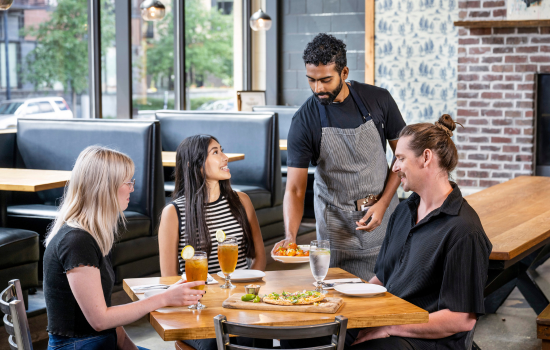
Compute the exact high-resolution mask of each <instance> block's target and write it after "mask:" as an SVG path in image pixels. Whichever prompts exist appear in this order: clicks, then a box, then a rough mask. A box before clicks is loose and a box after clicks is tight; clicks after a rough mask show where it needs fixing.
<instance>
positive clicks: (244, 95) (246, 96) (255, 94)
mask: <svg viewBox="0 0 550 350" xmlns="http://www.w3.org/2000/svg"><path fill="white" fill-rule="evenodd" d="M265 104H266V103H265V91H261V90H253V91H237V110H238V111H240V112H252V107H254V106H265Z"/></svg>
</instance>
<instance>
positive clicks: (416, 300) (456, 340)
mask: <svg viewBox="0 0 550 350" xmlns="http://www.w3.org/2000/svg"><path fill="white" fill-rule="evenodd" d="M452 186H453V191H452V192H451V193H450V194H449V196H448V197H447V199H445V201H444V202H443V205H441V207H439V208H437V209H435V210H434V211H432V212H431V213H429V214H428V215H427V216H426V217H424V218H423V219H422V220H421V221H420V222H418V224H416V218H417V209H418V205H419V203H420V196H418V195H417V194H416V193H413V194H412V195H411V196H410V197H409V198H408V199H407V200H406V201H403V202H402V203H400V204H399V205H398V206H397V208H396V209H395V211H394V213H393V214H392V216H391V218H390V222H389V224H388V229H387V231H386V237H385V239H384V243H383V244H382V248H381V249H380V254H379V255H378V260H377V261H376V267H375V269H374V273H375V274H376V276H377V277H378V279H379V280H380V281H381V282H382V283H383V284H384V286H385V287H386V288H387V289H388V292H390V293H392V294H394V295H396V296H398V297H400V298H402V299H404V300H407V301H408V302H410V303H412V304H414V305H416V306H418V307H421V308H423V309H425V310H426V311H428V312H430V313H431V312H435V311H439V310H444V309H449V310H451V311H455V312H474V313H477V314H478V315H479V314H483V313H484V312H485V310H484V306H483V290H484V288H485V283H486V282H487V270H488V266H489V254H490V253H491V249H492V245H491V242H490V241H489V239H488V238H487V236H486V235H485V231H484V230H483V227H482V226H481V222H480V220H479V217H478V216H477V213H476V212H475V211H474V209H473V208H472V207H471V206H470V205H469V204H468V202H466V200H465V199H464V198H463V197H462V193H461V192H460V190H459V188H458V186H457V185H456V184H452ZM466 335H467V332H462V333H457V334H455V335H452V336H450V337H447V338H443V339H435V340H426V339H412V338H407V340H408V341H409V342H411V344H413V345H414V346H415V347H416V348H418V349H430V350H431V349H464V348H465V344H464V342H465V338H466Z"/></svg>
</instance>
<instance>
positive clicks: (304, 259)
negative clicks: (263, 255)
mask: <svg viewBox="0 0 550 350" xmlns="http://www.w3.org/2000/svg"><path fill="white" fill-rule="evenodd" d="M271 257H272V258H273V260H276V261H280V262H282V263H285V264H303V263H308V262H309V256H275V255H272V256H271Z"/></svg>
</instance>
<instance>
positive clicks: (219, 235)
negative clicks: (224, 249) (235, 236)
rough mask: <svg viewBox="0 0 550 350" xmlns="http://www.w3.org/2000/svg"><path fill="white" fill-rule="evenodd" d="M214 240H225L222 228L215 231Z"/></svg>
mask: <svg viewBox="0 0 550 350" xmlns="http://www.w3.org/2000/svg"><path fill="white" fill-rule="evenodd" d="M216 240H217V241H218V242H219V243H221V242H223V241H225V232H223V230H218V231H216Z"/></svg>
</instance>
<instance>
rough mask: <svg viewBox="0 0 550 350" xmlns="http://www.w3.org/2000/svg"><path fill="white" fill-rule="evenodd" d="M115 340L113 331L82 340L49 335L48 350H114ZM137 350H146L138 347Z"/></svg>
mask: <svg viewBox="0 0 550 350" xmlns="http://www.w3.org/2000/svg"><path fill="white" fill-rule="evenodd" d="M116 340H117V337H116V332H115V331H113V332H109V333H106V334H102V335H92V336H89V337H82V338H71V337H64V336H61V335H56V334H51V333H50V340H49V341H48V350H116ZM138 349H140V350H147V349H145V348H142V347H139V346H138Z"/></svg>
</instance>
